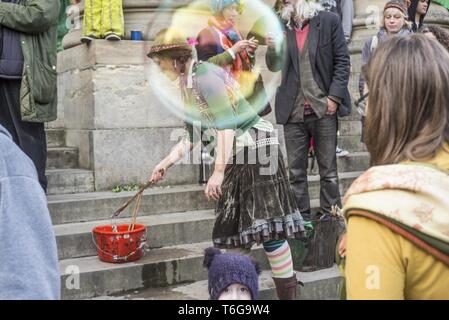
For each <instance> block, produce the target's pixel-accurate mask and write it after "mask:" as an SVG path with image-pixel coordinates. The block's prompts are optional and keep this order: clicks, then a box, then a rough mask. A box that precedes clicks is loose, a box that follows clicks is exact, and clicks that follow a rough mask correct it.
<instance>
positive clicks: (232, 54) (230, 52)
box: [228, 48, 235, 60]
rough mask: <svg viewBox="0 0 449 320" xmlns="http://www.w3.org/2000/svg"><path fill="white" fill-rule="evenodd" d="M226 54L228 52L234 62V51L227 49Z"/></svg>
mask: <svg viewBox="0 0 449 320" xmlns="http://www.w3.org/2000/svg"><path fill="white" fill-rule="evenodd" d="M228 52H229V54H230V55H231V57H232V60H235V53H234V50H232V48H229V49H228Z"/></svg>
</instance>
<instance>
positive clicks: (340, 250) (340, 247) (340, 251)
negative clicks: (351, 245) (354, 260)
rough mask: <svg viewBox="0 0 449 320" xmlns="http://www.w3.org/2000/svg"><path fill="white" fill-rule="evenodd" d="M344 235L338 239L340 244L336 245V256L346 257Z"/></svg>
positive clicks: (345, 236)
mask: <svg viewBox="0 0 449 320" xmlns="http://www.w3.org/2000/svg"><path fill="white" fill-rule="evenodd" d="M346 238H347V235H346V233H344V234H342V235H341V237H340V243H339V244H338V254H339V255H340V257H342V258H344V257H346Z"/></svg>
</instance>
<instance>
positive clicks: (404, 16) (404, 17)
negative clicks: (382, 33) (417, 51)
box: [380, 8, 412, 29]
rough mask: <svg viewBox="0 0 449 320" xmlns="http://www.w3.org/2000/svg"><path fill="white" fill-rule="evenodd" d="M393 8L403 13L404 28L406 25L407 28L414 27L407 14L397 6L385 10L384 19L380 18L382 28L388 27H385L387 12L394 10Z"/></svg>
mask: <svg viewBox="0 0 449 320" xmlns="http://www.w3.org/2000/svg"><path fill="white" fill-rule="evenodd" d="M392 10H395V11H397V12H399V13H400V14H401V16H402V19H403V20H404V26H403V27H402V28H404V27H405V28H407V29H412V23H411V22H410V21H408V17H407V15H406V14H404V13H403V12H402V11H401V10H399V9H397V8H388V9H387V10H385V11H384V12H383V15H382V19H380V26H381V27H382V28H384V29H386V28H385V14H386V13H387V12H389V11H392Z"/></svg>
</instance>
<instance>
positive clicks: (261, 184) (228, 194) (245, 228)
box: [212, 143, 305, 249]
mask: <svg viewBox="0 0 449 320" xmlns="http://www.w3.org/2000/svg"><path fill="white" fill-rule="evenodd" d="M262 144H263V143H262ZM215 212H216V215H217V218H216V221H215V225H214V228H213V234H212V238H213V242H214V245H215V246H216V247H219V248H227V249H230V248H236V247H245V248H250V247H251V246H252V245H254V244H256V243H257V244H260V243H264V242H266V241H270V240H280V239H287V238H296V239H304V238H305V230H304V221H303V219H302V217H301V214H300V212H299V210H298V207H297V205H296V201H295V198H294V195H293V191H292V189H291V186H290V183H289V180H288V177H287V173H286V169H285V165H284V161H283V157H282V154H281V151H280V149H279V145H267V146H262V147H259V148H257V149H249V148H245V149H243V150H242V151H240V152H239V153H238V154H237V155H236V156H235V157H234V158H233V162H232V163H231V164H229V165H228V166H227V168H226V170H225V177H224V181H223V184H222V196H221V197H220V199H219V201H218V202H217V205H216V208H215Z"/></svg>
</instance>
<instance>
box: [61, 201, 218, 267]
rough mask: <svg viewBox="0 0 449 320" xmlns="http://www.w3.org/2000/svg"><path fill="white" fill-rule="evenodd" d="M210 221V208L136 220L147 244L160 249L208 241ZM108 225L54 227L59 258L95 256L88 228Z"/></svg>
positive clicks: (124, 221) (105, 222)
mask: <svg viewBox="0 0 449 320" xmlns="http://www.w3.org/2000/svg"><path fill="white" fill-rule="evenodd" d="M214 220H215V214H214V210H212V209H210V210H198V211H187V212H178V213H164V214H159V215H151V216H143V217H140V218H138V219H137V223H139V224H144V225H145V226H147V237H148V245H149V247H150V248H160V247H162V246H173V245H181V244H186V243H195V242H202V241H207V240H209V239H210V238H211V234H212V226H213V222H214ZM116 223H117V224H128V223H130V218H125V219H118V220H116ZM110 224H111V220H110V219H109V220H99V221H90V222H82V223H69V224H61V225H56V226H54V230H55V235H56V242H57V245H58V255H59V259H61V260H62V259H71V258H80V257H87V256H94V255H96V254H97V248H96V247H95V244H94V242H93V238H92V229H93V228H95V227H97V226H101V225H110Z"/></svg>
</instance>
